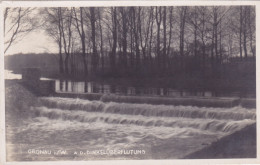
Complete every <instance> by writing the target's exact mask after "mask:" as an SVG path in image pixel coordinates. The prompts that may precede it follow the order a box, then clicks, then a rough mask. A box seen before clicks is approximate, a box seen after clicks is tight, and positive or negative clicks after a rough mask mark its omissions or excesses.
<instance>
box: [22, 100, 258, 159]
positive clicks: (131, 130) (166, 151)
mask: <svg viewBox="0 0 260 165" xmlns="http://www.w3.org/2000/svg"><path fill="white" fill-rule="evenodd" d="M30 111H31V112H32V113H31V114H32V115H33V116H34V117H33V120H34V123H33V124H29V125H28V126H27V127H26V128H24V129H23V131H22V132H23V133H21V134H20V136H21V137H20V138H22V139H27V140H28V139H30V143H32V144H35V146H37V144H38V143H43V141H44V142H45V143H46V144H48V145H49V146H48V147H49V148H52V149H54V148H55V147H56V148H63V149H64V148H65V149H66V150H67V151H68V152H71V153H73V152H74V151H79V150H81V151H82V150H83V151H85V150H86V149H87V150H97V149H101V150H122V149H123V150H127V149H128V150H130V149H133V150H142V151H143V152H145V154H143V155H131V154H130V155H127V154H126V155H120V154H119V155H113V156H111V155H105V156H104V155H102V156H100V155H88V156H87V157H84V156H78V155H77V156H75V155H74V158H75V159H95V158H98V159H102V158H104V159H117V158H118V159H122V158H124V159H128V158H129V159H133V158H134V159H145V158H148V159H149V158H153V159H156V158H160V159H163V158H182V157H184V156H185V155H187V154H189V153H191V152H194V151H196V150H199V149H201V148H203V147H205V146H207V145H209V144H211V143H212V142H214V141H216V140H218V139H220V138H222V137H223V136H226V135H228V134H231V133H233V132H235V131H237V130H240V129H242V128H244V127H245V126H247V125H250V124H253V123H255V120H256V113H255V109H246V108H242V107H240V106H237V107H233V108H209V107H194V106H170V105H167V106H166V105H149V104H128V103H115V102H107V103H105V102H101V101H88V100H82V99H73V98H58V97H42V98H40V105H39V106H37V107H31V108H30ZM24 132H28V134H26V133H24ZM39 132H40V133H39ZM43 132H44V133H43ZM50 141H53V143H52V145H50ZM45 147H46V146H45ZM72 156H73V154H72Z"/></svg>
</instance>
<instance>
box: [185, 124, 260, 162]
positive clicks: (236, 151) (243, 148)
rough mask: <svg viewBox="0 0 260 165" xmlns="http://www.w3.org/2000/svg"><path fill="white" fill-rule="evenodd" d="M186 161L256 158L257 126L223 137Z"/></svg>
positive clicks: (188, 157) (191, 155)
mask: <svg viewBox="0 0 260 165" xmlns="http://www.w3.org/2000/svg"><path fill="white" fill-rule="evenodd" d="M184 158H185V159H224V158H256V124H253V125H249V126H247V127H245V128H243V129H242V130H240V131H237V132H235V133H233V134H231V135H228V136H226V137H223V138H222V139H220V140H218V141H216V142H214V143H213V144H211V145H210V146H208V147H206V148H204V149H202V150H200V151H197V152H195V153H192V154H190V155H188V156H185V157H184Z"/></svg>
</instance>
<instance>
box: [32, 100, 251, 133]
mask: <svg viewBox="0 0 260 165" xmlns="http://www.w3.org/2000/svg"><path fill="white" fill-rule="evenodd" d="M40 103H41V104H40V105H39V106H38V107H32V108H31V111H32V112H33V113H34V114H35V115H36V116H38V117H47V118H49V119H55V120H65V121H66V120H69V121H77V122H83V123H93V122H101V123H108V124H120V125H137V126H145V127H171V128H175V127H177V128H191V129H196V130H199V131H205V130H207V131H212V132H228V133H230V132H233V131H235V130H239V129H241V128H243V127H244V126H246V125H248V124H253V123H255V120H256V114H255V110H254V109H246V108H243V107H241V106H237V107H233V108H213V107H212V108H206V107H195V106H173V105H150V104H133V103H131V104H128V103H115V102H109V103H105V102H102V101H89V100H83V99H71V98H58V97H42V98H40Z"/></svg>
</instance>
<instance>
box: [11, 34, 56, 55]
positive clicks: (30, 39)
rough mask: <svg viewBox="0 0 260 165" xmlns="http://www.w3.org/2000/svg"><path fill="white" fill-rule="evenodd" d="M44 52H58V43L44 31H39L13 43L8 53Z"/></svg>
mask: <svg viewBox="0 0 260 165" xmlns="http://www.w3.org/2000/svg"><path fill="white" fill-rule="evenodd" d="M44 52H47V53H57V52H58V49H57V45H56V44H55V43H54V42H53V41H52V39H51V38H50V37H48V36H47V35H46V34H45V33H44V32H43V31H37V32H32V33H30V34H28V35H26V36H25V37H24V38H23V39H22V40H20V41H19V42H18V43H16V44H15V45H12V46H11V47H10V48H9V49H8V51H7V52H6V55H12V54H17V53H24V54H25V53H44Z"/></svg>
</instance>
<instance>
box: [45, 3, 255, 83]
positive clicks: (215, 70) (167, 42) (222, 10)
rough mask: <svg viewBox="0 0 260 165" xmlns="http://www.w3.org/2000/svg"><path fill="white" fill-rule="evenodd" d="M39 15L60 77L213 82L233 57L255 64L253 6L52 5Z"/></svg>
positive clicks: (222, 72) (223, 71)
mask: <svg viewBox="0 0 260 165" xmlns="http://www.w3.org/2000/svg"><path fill="white" fill-rule="evenodd" d="M40 14H41V15H42V16H43V19H42V21H43V26H42V27H43V28H44V30H45V31H46V34H48V35H49V36H50V37H52V38H53V39H54V40H55V42H56V43H57V46H58V48H59V64H58V65H59V72H60V74H63V75H70V76H71V75H75V74H77V73H81V74H82V75H84V76H86V77H88V76H93V75H94V76H98V75H102V76H104V75H107V76H111V77H115V76H121V77H124V76H148V77H149V76H150V77H152V76H175V75H186V74H188V75H196V76H202V77H213V78H218V77H219V76H221V75H222V74H225V69H223V68H224V66H225V65H226V64H228V63H230V59H232V58H234V57H238V58H239V59H240V61H244V62H246V61H248V60H246V59H249V57H250V56H251V57H252V58H250V59H253V61H254V60H255V58H254V57H255V7H254V6H207V7H206V6H192V7H187V6H178V7H173V6H167V7H166V6H156V7H69V8H68V7H66V8H61V7H57V8H41V9H40ZM79 66H81V67H79Z"/></svg>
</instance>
